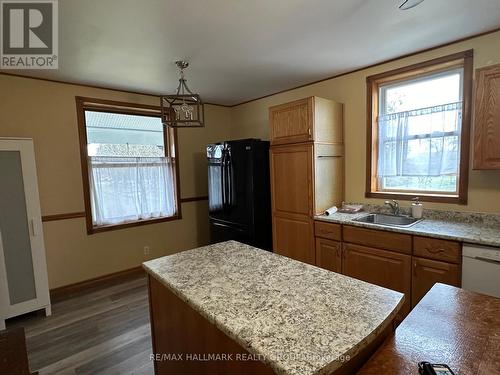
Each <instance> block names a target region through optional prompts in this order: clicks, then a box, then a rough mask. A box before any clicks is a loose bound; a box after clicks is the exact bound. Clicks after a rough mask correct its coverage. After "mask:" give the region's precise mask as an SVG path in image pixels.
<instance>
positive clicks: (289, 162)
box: [269, 97, 344, 264]
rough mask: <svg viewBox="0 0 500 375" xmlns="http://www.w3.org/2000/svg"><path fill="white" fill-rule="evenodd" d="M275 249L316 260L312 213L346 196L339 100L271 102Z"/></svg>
mask: <svg viewBox="0 0 500 375" xmlns="http://www.w3.org/2000/svg"><path fill="white" fill-rule="evenodd" d="M269 123H270V139H271V150H270V164H271V195H272V222H273V249H274V252H276V253H277V254H281V255H284V256H287V257H290V258H293V259H297V260H300V261H302V262H306V263H310V264H315V263H316V255H315V245H314V220H313V219H314V215H315V214H321V213H323V212H324V211H325V209H327V208H329V207H331V206H333V205H340V204H341V202H342V200H343V196H344V144H343V113H342V104H340V103H336V102H334V101H331V100H327V99H323V98H319V97H309V98H305V99H301V100H297V101H293V102H290V103H286V104H281V105H278V106H274V107H271V108H269Z"/></svg>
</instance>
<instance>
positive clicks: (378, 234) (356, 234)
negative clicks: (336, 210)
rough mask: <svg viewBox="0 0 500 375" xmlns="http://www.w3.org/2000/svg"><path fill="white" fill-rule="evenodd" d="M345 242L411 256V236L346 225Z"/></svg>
mask: <svg viewBox="0 0 500 375" xmlns="http://www.w3.org/2000/svg"><path fill="white" fill-rule="evenodd" d="M344 241H345V242H351V243H356V244H359V245H364V246H370V247H376V248H378V249H384V250H392V251H397V252H400V253H403V254H411V236H410V235H408V234H402V233H392V232H386V231H383V230H376V229H366V228H358V227H353V226H349V225H344Z"/></svg>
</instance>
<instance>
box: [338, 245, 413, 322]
mask: <svg viewBox="0 0 500 375" xmlns="http://www.w3.org/2000/svg"><path fill="white" fill-rule="evenodd" d="M343 246H344V260H343V264H342V267H343V273H344V274H345V275H347V276H351V277H354V278H356V279H360V280H363V281H366V282H369V283H372V284H376V285H380V286H383V287H385V288H389V289H392V290H396V291H398V292H401V293H404V295H405V302H404V305H403V307H402V309H401V311H400V313H399V315H400V316H405V315H406V314H408V312H409V311H410V292H411V256H410V255H406V254H400V253H396V252H392V251H386V250H379V249H374V248H371V247H365V246H359V245H353V244H347V243H345V244H344V245H343Z"/></svg>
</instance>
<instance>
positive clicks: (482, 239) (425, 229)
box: [315, 212, 500, 247]
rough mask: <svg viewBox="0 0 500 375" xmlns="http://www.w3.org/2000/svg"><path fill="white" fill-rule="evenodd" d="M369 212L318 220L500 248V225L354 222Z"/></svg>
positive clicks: (434, 220) (430, 221)
mask: <svg viewBox="0 0 500 375" xmlns="http://www.w3.org/2000/svg"><path fill="white" fill-rule="evenodd" d="M368 214H369V212H359V213H356V214H344V213H339V212H336V213H334V214H332V215H329V216H326V215H318V216H315V219H316V220H321V221H326V222H331V223H338V224H346V225H353V226H357V227H365V228H372V229H381V230H385V231H390V232H399V233H409V234H414V235H422V236H427V237H434V238H441V239H445V240H455V241H462V242H466V243H473V244H479V245H485V246H496V247H500V224H499V225H491V224H490V225H486V224H484V223H481V222H460V221H451V220H439V219H435V218H432V219H426V218H425V217H424V220H422V221H420V222H418V223H417V224H414V225H412V226H411V227H408V228H404V227H390V226H386V225H379V224H371V223H362V222H358V221H353V219H357V218H359V217H362V216H366V215H368Z"/></svg>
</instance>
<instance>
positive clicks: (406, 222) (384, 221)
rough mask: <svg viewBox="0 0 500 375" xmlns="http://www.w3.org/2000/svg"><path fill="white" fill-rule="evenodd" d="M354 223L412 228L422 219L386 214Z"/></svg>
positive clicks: (372, 215) (372, 216)
mask: <svg viewBox="0 0 500 375" xmlns="http://www.w3.org/2000/svg"><path fill="white" fill-rule="evenodd" d="M353 221H359V222H361V223H371V224H378V225H386V226H388V227H411V226H412V225H415V224H416V223H418V222H419V221H422V219H415V218H413V217H410V216H402V215H386V214H369V215H366V216H363V217H359V218H357V219H353Z"/></svg>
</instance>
